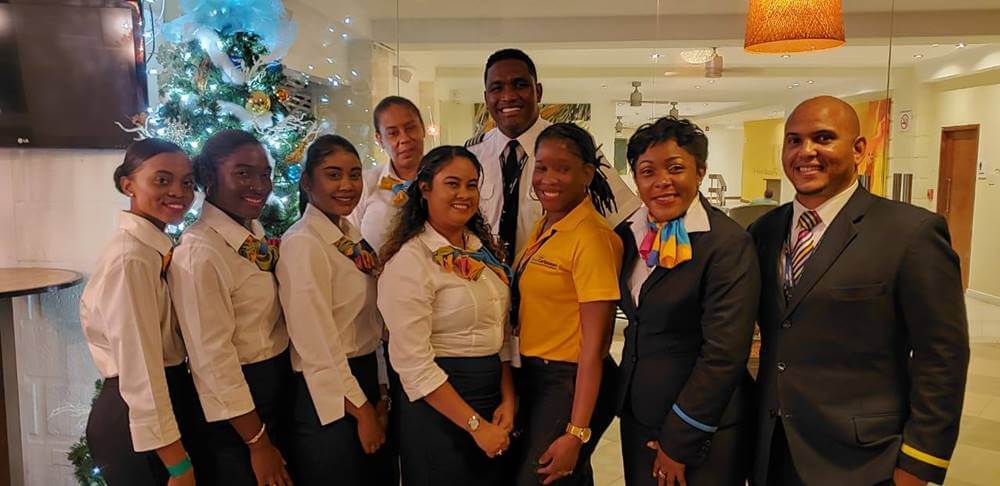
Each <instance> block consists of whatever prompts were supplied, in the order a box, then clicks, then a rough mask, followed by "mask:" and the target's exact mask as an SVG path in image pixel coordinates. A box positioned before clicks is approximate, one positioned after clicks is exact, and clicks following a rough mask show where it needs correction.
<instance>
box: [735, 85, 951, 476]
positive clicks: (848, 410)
mask: <svg viewBox="0 0 1000 486" xmlns="http://www.w3.org/2000/svg"><path fill="white" fill-rule="evenodd" d="M865 145H866V141H865V139H864V137H863V136H861V134H860V127H859V122H858V116H857V113H856V112H855V111H854V109H853V108H852V107H851V105H849V104H847V103H845V102H844V101H842V100H839V99H837V98H833V97H819V98H813V99H810V100H807V101H805V102H803V103H802V104H800V105H799V106H798V107H797V108H796V109H795V110H794V111H793V112H792V114H791V115H790V116H789V117H788V120H787V122H786V124H785V138H784V145H783V148H782V165H783V167H784V171H785V175H786V176H787V177H788V178H789V180H790V181H791V183H792V185H794V186H795V191H796V195H795V200H794V201H793V202H792V203H788V204H785V205H783V206H780V207H778V208H777V209H775V210H773V211H771V212H769V213H767V214H766V215H764V216H763V217H762V218H761V219H759V220H758V221H757V222H755V223H754V224H753V226H751V228H750V232H751V234H752V236H753V238H754V242H755V245H756V249H757V254H758V256H759V260H760V267H761V277H762V279H761V280H762V284H761V302H760V316H759V325H760V328H761V338H762V346H761V359H760V372H759V376H758V388H759V397H760V403H759V405H760V407H759V413H758V427H759V429H758V430H759V435H758V439H757V447H756V461H755V462H756V463H755V468H754V482H755V484H758V485H772V484H781V485H795V484H809V485H847V484H850V485H876V484H892V483H893V482H894V483H895V484H897V485H923V484H926V482H927V481H933V482H936V483H941V482H943V481H944V477H945V473H946V472H947V468H948V462H949V460H950V459H951V454H952V451H953V449H954V447H955V441H956V439H957V437H958V426H959V418H960V417H961V412H962V399H963V394H964V391H965V381H966V373H967V368H968V362H969V336H968V324H967V321H966V314H965V301H964V296H963V292H962V283H961V282H962V281H961V275H960V270H959V268H960V267H959V261H958V256H957V255H956V254H955V252H954V251H952V249H951V245H950V240H949V235H948V228H947V225H946V224H945V221H944V219H943V218H942V217H940V216H938V215H936V214H933V213H930V212H928V211H926V210H924V209H920V208H917V207H914V206H910V205H907V204H903V203H899V202H894V201H889V200H886V199H883V198H881V197H878V196H874V195H872V194H870V193H869V192H868V191H867V190H865V188H864V187H861V186H860V185H859V184H858V182H857V181H858V164H859V162H860V161H861V158H862V156H863V154H864V152H865Z"/></svg>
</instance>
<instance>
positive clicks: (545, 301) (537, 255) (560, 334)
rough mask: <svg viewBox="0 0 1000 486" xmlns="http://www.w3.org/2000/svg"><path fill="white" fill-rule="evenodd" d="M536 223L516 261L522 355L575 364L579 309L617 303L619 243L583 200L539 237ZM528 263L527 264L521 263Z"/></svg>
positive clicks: (620, 249)
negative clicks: (598, 303)
mask: <svg viewBox="0 0 1000 486" xmlns="http://www.w3.org/2000/svg"><path fill="white" fill-rule="evenodd" d="M544 221H545V217H544V216H543V217H542V218H541V219H539V220H538V221H537V222H536V223H535V227H534V229H533V230H532V232H531V237H530V239H529V240H528V242H527V244H526V245H525V248H524V250H523V251H522V252H521V254H520V255H518V258H517V264H516V265H515V268H518V269H520V268H522V266H523V270H522V274H521V278H520V280H519V286H520V293H521V301H520V307H519V308H518V323H519V325H520V334H519V336H520V339H521V354H522V355H524V356H534V357H538V358H544V359H549V360H553V361H568V362H572V363H575V362H577V360H578V358H579V356H580V336H581V333H580V304H581V303H585V302H600V301H609V300H610V301H617V300H618V299H619V297H620V294H619V291H618V275H619V272H620V270H621V265H622V263H621V262H622V242H621V239H620V238H618V235H616V234H615V232H614V231H612V230H611V228H610V227H608V223H607V222H606V221H605V220H604V217H603V216H601V215H600V213H598V212H597V210H596V209H594V205H593V204H592V203H591V201H590V198H586V199H584V201H583V202H582V203H580V205H579V206H577V207H576V208H574V209H573V210H572V211H570V213H569V214H567V215H566V216H565V217H563V219H561V220H559V221H557V222H556V223H555V224H553V225H552V227H551V228H549V229H548V230H547V231H545V232H544V233H543V232H542V231H541V229H542V225H543V222H544ZM524 259H527V263H525V262H524V261H523V260H524Z"/></svg>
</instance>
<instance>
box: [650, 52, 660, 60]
mask: <svg viewBox="0 0 1000 486" xmlns="http://www.w3.org/2000/svg"><path fill="white" fill-rule="evenodd" d="M649 58H650V59H659V58H660V53H659V52H654V53H652V54H650V55H649Z"/></svg>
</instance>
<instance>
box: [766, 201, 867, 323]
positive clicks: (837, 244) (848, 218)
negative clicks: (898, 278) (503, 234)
mask: <svg viewBox="0 0 1000 486" xmlns="http://www.w3.org/2000/svg"><path fill="white" fill-rule="evenodd" d="M872 200H873V198H872V196H871V194H869V193H868V191H866V190H865V189H864V188H863V187H858V189H857V190H856V191H855V192H854V194H853V195H852V196H851V198H850V199H849V200H848V201H847V204H846V205H845V206H844V209H842V210H841V211H840V213H839V214H837V216H836V217H835V218H833V221H832V222H831V223H830V226H829V227H828V228H827V229H826V232H824V234H823V239H822V240H821V241H820V242H819V246H817V247H816V250H815V252H814V253H813V255H812V256H811V257H809V260H808V261H807V262H806V266H805V268H804V269H803V270H802V277H801V278H800V279H799V283H797V284H795V287H792V295H791V297H790V298H789V300H788V306H787V307H786V308H785V310H784V312H783V313H782V314H783V317H782V318H783V319H784V318H787V317H788V315H789V314H791V313H792V311H794V310H795V308H796V307H797V306H798V305H799V303H800V302H802V299H803V298H805V296H806V295H808V294H809V292H810V291H811V290H812V288H813V287H814V286H816V283H817V282H819V279H820V278H821V277H822V276H823V275H824V274H825V273H826V272H827V270H829V269H830V267H831V266H832V265H833V264H834V263H835V262H836V261H837V258H839V257H840V254H841V253H843V252H844V249H845V248H847V245H849V244H850V243H851V241H853V240H854V237H855V236H857V234H858V230H857V227H856V226H855V223H857V222H858V221H859V220H860V219H861V217H862V216H864V214H865V211H867V210H868V206H870V205H871V202H872ZM786 229H787V228H786ZM786 234H787V231H786Z"/></svg>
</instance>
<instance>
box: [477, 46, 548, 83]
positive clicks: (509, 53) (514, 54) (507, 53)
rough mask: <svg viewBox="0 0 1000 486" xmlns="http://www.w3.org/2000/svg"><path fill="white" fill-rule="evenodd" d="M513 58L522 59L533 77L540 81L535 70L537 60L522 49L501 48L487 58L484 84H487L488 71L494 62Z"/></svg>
mask: <svg viewBox="0 0 1000 486" xmlns="http://www.w3.org/2000/svg"><path fill="white" fill-rule="evenodd" d="M510 59H513V60H515V61H521V62H523V63H524V64H525V65H527V66H528V73H529V74H531V78H532V79H533V80H535V82H536V83H537V82H538V71H536V70H535V62H534V61H532V60H531V58H530V57H528V55H527V54H525V53H524V51H522V50H520V49H511V48H508V49H500V50H499V51H496V52H494V53H493V54H490V57H489V59H487V60H486V69H484V70H483V84H486V73H488V72H490V68H491V67H493V65H494V64H496V63H498V62H500V61H507V60H510Z"/></svg>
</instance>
